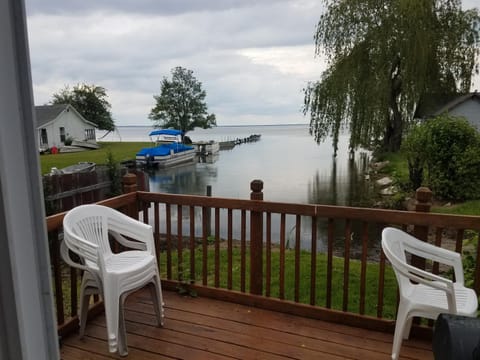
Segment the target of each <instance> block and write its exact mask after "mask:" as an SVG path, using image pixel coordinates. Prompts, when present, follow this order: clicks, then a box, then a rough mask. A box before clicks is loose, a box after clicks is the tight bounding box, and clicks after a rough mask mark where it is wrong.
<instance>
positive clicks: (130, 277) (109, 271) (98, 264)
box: [61, 205, 164, 356]
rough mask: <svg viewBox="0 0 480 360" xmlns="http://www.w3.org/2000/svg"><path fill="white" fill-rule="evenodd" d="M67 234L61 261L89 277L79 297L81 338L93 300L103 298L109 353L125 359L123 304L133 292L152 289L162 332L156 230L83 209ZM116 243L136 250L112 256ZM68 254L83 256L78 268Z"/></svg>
mask: <svg viewBox="0 0 480 360" xmlns="http://www.w3.org/2000/svg"><path fill="white" fill-rule="evenodd" d="M63 228H64V241H63V242H62V247H61V250H62V252H61V254H62V257H63V258H64V260H65V261H66V262H67V263H68V264H70V265H71V266H74V267H77V268H79V269H81V270H84V271H85V273H84V275H83V279H82V285H81V295H80V296H81V303H80V335H83V332H84V330H85V323H86V317H87V312H88V304H89V298H90V296H91V295H92V294H99V295H101V296H102V298H103V301H104V305H105V318H106V325H107V335H108V344H109V350H110V352H116V351H118V352H119V353H120V355H122V356H125V355H127V354H128V349H127V344H126V333H125V324H124V317H123V302H124V301H125V298H126V297H127V296H128V295H129V294H130V293H131V292H132V291H135V290H137V289H140V288H142V287H144V286H146V285H150V290H151V294H152V298H153V304H154V308H155V312H156V316H157V321H158V324H159V326H163V318H164V315H163V298H162V290H161V283H160V275H159V273H158V264H157V258H156V252H155V244H154V241H153V232H152V227H151V226H150V225H147V224H144V223H142V222H140V221H137V220H134V219H132V218H130V217H128V216H126V215H124V214H122V213H120V212H118V211H116V210H114V209H111V208H108V207H105V206H101V205H81V206H78V207H76V208H74V209H72V210H70V211H69V212H68V213H67V215H65V218H64V220H63ZM112 238H114V239H115V240H117V241H118V242H119V243H120V244H121V245H123V246H124V247H128V248H130V249H133V250H126V251H122V252H119V253H113V252H112V250H111V248H110V241H111V239H112ZM67 248H68V249H67ZM68 250H71V251H72V252H74V253H76V254H77V255H78V256H79V258H80V262H81V263H80V264H79V263H75V262H74V261H73V260H72V259H71V258H70V256H69V254H68Z"/></svg>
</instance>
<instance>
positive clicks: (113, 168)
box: [105, 149, 122, 196]
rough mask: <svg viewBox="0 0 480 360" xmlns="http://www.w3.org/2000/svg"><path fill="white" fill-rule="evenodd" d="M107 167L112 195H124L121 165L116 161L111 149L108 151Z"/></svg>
mask: <svg viewBox="0 0 480 360" xmlns="http://www.w3.org/2000/svg"><path fill="white" fill-rule="evenodd" d="M105 165H106V166H107V169H108V177H109V179H110V182H111V184H110V195H111V196H116V195H120V194H121V193H122V181H121V174H120V163H119V162H118V161H116V160H115V157H114V155H113V152H112V151H111V149H108V150H107V159H106V162H105Z"/></svg>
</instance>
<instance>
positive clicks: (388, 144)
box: [383, 58, 403, 152]
mask: <svg viewBox="0 0 480 360" xmlns="http://www.w3.org/2000/svg"><path fill="white" fill-rule="evenodd" d="M391 78H392V82H391V89H390V114H389V115H388V119H387V126H386V129H385V137H384V139H383V147H384V150H385V151H388V152H396V151H398V150H400V146H401V145H402V134H403V119H402V113H401V112H400V110H399V104H398V97H399V95H400V93H401V92H402V79H401V76H400V58H397V59H396V61H394V64H393V66H392V70H391Z"/></svg>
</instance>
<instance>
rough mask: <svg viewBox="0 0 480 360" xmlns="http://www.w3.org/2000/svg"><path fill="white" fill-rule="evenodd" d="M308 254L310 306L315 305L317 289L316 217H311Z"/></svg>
mask: <svg viewBox="0 0 480 360" xmlns="http://www.w3.org/2000/svg"><path fill="white" fill-rule="evenodd" d="M310 241H311V248H310V251H311V254H310V305H315V303H316V301H315V299H316V296H317V293H316V289H317V217H316V216H312V237H311V240H310Z"/></svg>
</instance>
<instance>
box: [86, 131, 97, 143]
mask: <svg viewBox="0 0 480 360" xmlns="http://www.w3.org/2000/svg"><path fill="white" fill-rule="evenodd" d="M85 140H95V129H85Z"/></svg>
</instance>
